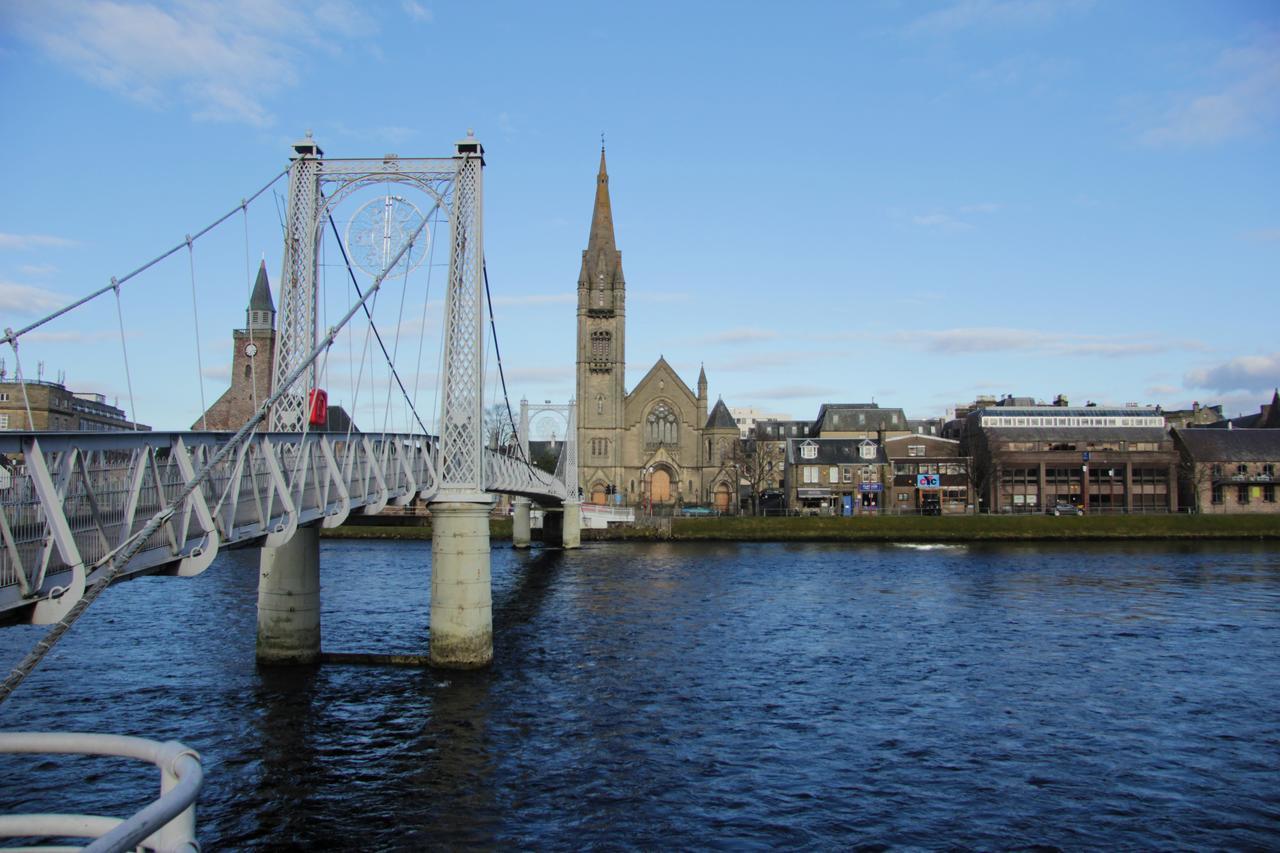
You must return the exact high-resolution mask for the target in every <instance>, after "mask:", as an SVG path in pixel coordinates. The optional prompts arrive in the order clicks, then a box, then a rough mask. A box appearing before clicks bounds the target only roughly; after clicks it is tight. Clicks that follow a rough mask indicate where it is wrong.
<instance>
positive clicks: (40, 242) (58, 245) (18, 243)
mask: <svg viewBox="0 0 1280 853" xmlns="http://www.w3.org/2000/svg"><path fill="white" fill-rule="evenodd" d="M75 245H78V244H77V243H76V241H75V240H68V239H67V238H66V237H54V236H52V235H49V234H5V233H2V232H0V249H65V248H70V247H72V246H75Z"/></svg>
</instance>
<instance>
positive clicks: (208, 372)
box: [200, 364, 231, 382]
mask: <svg viewBox="0 0 1280 853" xmlns="http://www.w3.org/2000/svg"><path fill="white" fill-rule="evenodd" d="M200 375H202V376H203V377H204V378H205V379H213V380H217V381H221V382H227V381H229V380H230V379H231V368H230V366H228V365H225V364H220V365H218V366H217V367H206V368H205V369H204V370H202V371H201V372H200Z"/></svg>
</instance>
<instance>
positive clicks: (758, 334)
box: [702, 326, 778, 344]
mask: <svg viewBox="0 0 1280 853" xmlns="http://www.w3.org/2000/svg"><path fill="white" fill-rule="evenodd" d="M777 337H778V333H777V332H775V331H773V330H771V329H754V328H750V327H746V326H744V327H740V328H737V329H728V330H726V331H723V332H716V333H714V334H710V335H706V336H705V337H703V338H702V343H706V344H754V343H759V342H761V341H772V340H776V339H777Z"/></svg>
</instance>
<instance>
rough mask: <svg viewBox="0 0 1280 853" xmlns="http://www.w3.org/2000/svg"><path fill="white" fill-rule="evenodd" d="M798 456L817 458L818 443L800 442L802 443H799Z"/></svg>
mask: <svg viewBox="0 0 1280 853" xmlns="http://www.w3.org/2000/svg"><path fill="white" fill-rule="evenodd" d="M800 458H801V459H817V458H818V445H816V444H802V445H800Z"/></svg>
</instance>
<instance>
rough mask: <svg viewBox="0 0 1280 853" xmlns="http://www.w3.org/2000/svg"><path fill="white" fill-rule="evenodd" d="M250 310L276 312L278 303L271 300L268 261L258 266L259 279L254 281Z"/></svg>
mask: <svg viewBox="0 0 1280 853" xmlns="http://www.w3.org/2000/svg"><path fill="white" fill-rule="evenodd" d="M249 310H250V311H270V312H271V313H272V314H274V313H275V312H276V304H275V303H274V302H272V301H271V285H270V284H269V283H268V282H267V262H266V261H265V260H264V261H263V262H262V266H260V267H258V280H257V281H255V282H254V283H253V294H252V295H251V296H250V297H249Z"/></svg>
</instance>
